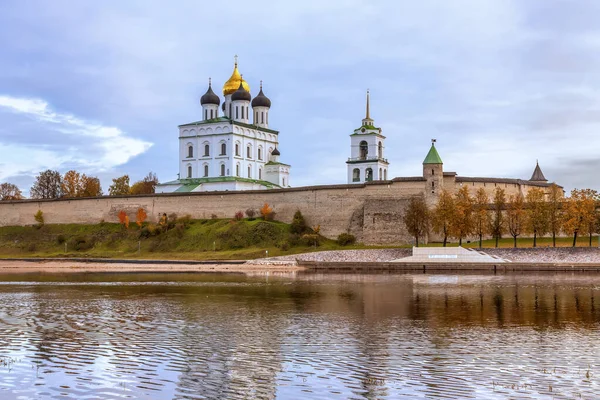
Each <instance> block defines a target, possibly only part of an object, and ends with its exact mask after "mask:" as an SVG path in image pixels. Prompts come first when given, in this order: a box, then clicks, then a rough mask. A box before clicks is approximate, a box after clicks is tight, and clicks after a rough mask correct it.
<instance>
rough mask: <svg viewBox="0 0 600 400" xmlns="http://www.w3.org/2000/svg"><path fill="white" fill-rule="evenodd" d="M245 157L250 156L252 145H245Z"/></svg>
mask: <svg viewBox="0 0 600 400" xmlns="http://www.w3.org/2000/svg"><path fill="white" fill-rule="evenodd" d="M246 157H247V158H252V146H250V145H248V147H246Z"/></svg>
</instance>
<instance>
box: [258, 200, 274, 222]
mask: <svg viewBox="0 0 600 400" xmlns="http://www.w3.org/2000/svg"><path fill="white" fill-rule="evenodd" d="M260 215H261V216H262V218H263V219H264V220H265V221H271V220H273V208H272V207H270V206H269V204H267V203H265V204H264V205H263V206H262V208H261V209H260Z"/></svg>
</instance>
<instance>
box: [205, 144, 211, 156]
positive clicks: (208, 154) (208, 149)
mask: <svg viewBox="0 0 600 400" xmlns="http://www.w3.org/2000/svg"><path fill="white" fill-rule="evenodd" d="M208 156H210V146H209V145H207V144H205V145H204V157H208Z"/></svg>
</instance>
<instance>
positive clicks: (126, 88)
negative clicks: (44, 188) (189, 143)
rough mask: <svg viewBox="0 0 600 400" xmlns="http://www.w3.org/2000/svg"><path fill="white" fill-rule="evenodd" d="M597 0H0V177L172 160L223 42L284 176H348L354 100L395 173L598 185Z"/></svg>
mask: <svg viewBox="0 0 600 400" xmlns="http://www.w3.org/2000/svg"><path fill="white" fill-rule="evenodd" d="M599 16H600V2H598V1H596V0H578V1H566V0H565V1H558V0H529V1H522V0H495V1H494V0H486V1H482V0H453V1H447V0H436V1H434V0H420V1H418V2H417V1H399V0H389V1H379V0H365V1H362V0H347V1H337V0H327V1H322V0H318V1H317V0H303V1H302V2H289V1H261V0H257V1H238V0H230V1H227V2H218V1H213V2H208V1H204V0H176V1H172V2H164V1H154V0H139V1H138V0H118V1H117V0H106V1H102V2H98V1H95V2H92V1H85V0H82V1H71V0H53V1H51V2H49V1H45V0H3V1H2V2H0V182H11V183H15V184H17V185H18V186H19V187H21V189H22V190H23V191H24V192H25V193H26V194H27V193H28V192H29V188H30V187H31V184H32V183H33V181H34V178H35V176H36V175H37V174H38V173H39V172H40V171H43V170H45V169H57V170H59V171H60V172H63V173H64V172H66V171H67V170H69V169H76V170H79V171H81V172H84V173H86V174H88V175H93V176H98V177H99V178H100V179H101V181H102V185H103V188H104V191H105V192H107V189H108V186H109V185H110V183H111V179H112V178H114V177H117V176H121V175H123V174H129V175H130V177H131V179H132V181H135V180H139V179H141V178H142V177H143V176H145V175H146V174H147V173H148V172H149V171H153V172H155V173H156V174H157V175H158V177H159V179H160V180H161V181H163V182H165V181H169V180H172V179H175V178H176V177H177V172H178V129H177V126H178V125H180V124H184V123H188V122H193V121H197V120H200V119H201V118H202V115H201V107H200V103H199V99H200V96H201V95H202V94H204V93H205V91H206V89H207V84H208V78H209V77H211V78H212V82H213V86H214V88H215V91H216V92H217V93H220V88H221V87H222V85H223V83H224V82H225V81H226V80H227V79H228V78H229V76H230V75H231V72H232V69H233V59H234V55H236V54H237V55H238V56H239V69H240V72H241V73H242V74H243V75H244V79H246V80H247V81H248V83H249V84H250V87H251V93H252V94H253V95H256V94H257V93H258V87H259V82H260V80H263V82H264V92H265V94H266V95H267V96H268V97H269V98H270V99H271V101H272V107H271V112H270V118H269V119H270V121H269V123H270V127H271V128H272V129H276V130H278V131H280V134H279V140H280V144H279V149H280V151H281V154H282V155H281V160H282V161H283V162H286V163H288V164H291V165H292V170H291V178H290V180H291V182H290V183H291V184H292V185H293V186H304V185H318V184H336V183H346V177H347V173H346V164H345V162H346V160H347V158H348V157H349V156H350V138H349V135H350V134H351V133H352V132H353V130H354V129H355V128H357V127H359V126H360V123H361V119H362V118H364V114H365V92H366V90H367V88H368V89H370V91H371V117H372V118H373V119H374V120H375V125H377V126H379V127H381V128H382V129H383V134H384V135H385V136H386V137H387V139H386V147H385V155H386V157H387V158H388V160H389V162H390V167H389V175H388V176H390V177H395V176H417V175H420V174H421V173H422V166H421V163H422V161H423V159H424V157H425V155H426V154H427V151H428V149H429V147H430V145H431V144H430V143H431V139H432V138H435V139H437V145H436V146H437V148H438V151H439V153H440V155H441V157H442V159H443V161H444V170H445V171H454V172H457V173H458V174H459V175H461V176H486V177H500V178H521V179H529V178H530V177H531V174H532V172H533V169H534V167H535V163H536V160H539V163H540V166H541V168H542V170H543V172H544V174H545V175H546V178H548V179H549V180H550V181H555V182H557V183H559V184H561V185H563V186H564V187H565V189H567V190H571V189H573V188H593V189H600V173H599V172H600V155H599V151H598V150H599V149H600V68H599V67H600V24H598V18H599Z"/></svg>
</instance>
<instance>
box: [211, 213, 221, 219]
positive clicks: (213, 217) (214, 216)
mask: <svg viewBox="0 0 600 400" xmlns="http://www.w3.org/2000/svg"><path fill="white" fill-rule="evenodd" d="M210 218H211V219H217V218H219V217H218V216H217V214H212V215H211V216H210Z"/></svg>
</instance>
